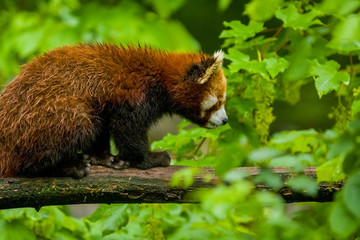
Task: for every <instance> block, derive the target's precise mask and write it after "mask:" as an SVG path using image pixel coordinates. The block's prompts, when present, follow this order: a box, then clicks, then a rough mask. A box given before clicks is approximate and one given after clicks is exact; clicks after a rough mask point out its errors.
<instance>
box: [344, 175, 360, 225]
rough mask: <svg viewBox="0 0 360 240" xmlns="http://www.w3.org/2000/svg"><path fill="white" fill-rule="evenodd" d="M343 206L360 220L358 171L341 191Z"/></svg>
mask: <svg viewBox="0 0 360 240" xmlns="http://www.w3.org/2000/svg"><path fill="white" fill-rule="evenodd" d="M343 194H344V195H343V197H344V204H345V206H346V207H347V209H348V211H350V212H351V213H352V214H354V216H356V218H357V219H358V220H360V204H359V199H360V171H358V172H357V173H355V174H354V175H353V176H352V177H350V178H349V179H348V180H347V182H346V184H345V186H344V189H343Z"/></svg>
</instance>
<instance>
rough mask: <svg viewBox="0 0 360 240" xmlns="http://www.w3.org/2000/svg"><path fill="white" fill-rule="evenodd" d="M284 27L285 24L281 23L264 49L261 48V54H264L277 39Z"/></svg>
mask: <svg viewBox="0 0 360 240" xmlns="http://www.w3.org/2000/svg"><path fill="white" fill-rule="evenodd" d="M283 28H284V25H281V26H280V27H278V29H277V30H276V32H275V33H274V35H272V36H271V38H270V40H269V41H268V42H267V43H266V44H265V46H264V47H263V49H262V50H261V55H264V54H265V52H266V50H267V48H268V47H269V46H270V44H271V43H272V42H273V41H274V40H275V38H276V37H277V36H278V35H279V33H280V32H281V30H282V29H283Z"/></svg>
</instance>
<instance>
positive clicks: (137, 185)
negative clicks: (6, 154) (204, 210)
mask: <svg viewBox="0 0 360 240" xmlns="http://www.w3.org/2000/svg"><path fill="white" fill-rule="evenodd" d="M182 168H184V167H182V166H170V167H166V168H153V169H149V170H138V169H125V170H121V171H119V170H114V169H109V168H105V167H101V166H92V167H91V173H90V175H89V176H87V177H85V178H83V179H72V178H3V179H0V209H5V208H20V207H34V208H36V209H39V208H40V207H42V206H46V205H65V204H83V203H108V204H110V203H196V202H197V201H198V200H196V199H192V198H190V197H189V196H188V193H191V192H193V191H194V190H196V189H199V188H211V187H214V186H216V185H217V184H220V183H221V181H220V179H219V178H218V177H217V176H216V175H215V173H214V170H213V168H209V167H203V168H201V170H202V174H201V175H197V176H195V181H194V184H193V185H192V186H191V187H189V188H187V189H182V188H173V187H170V186H169V182H170V179H171V177H172V175H173V173H174V172H176V171H177V170H179V169H182ZM239 170H240V171H247V172H248V173H249V178H250V179H251V178H252V177H254V176H256V175H258V174H259V169H258V168H252V167H250V168H239ZM273 170H274V172H275V173H276V174H278V175H280V176H281V178H282V180H283V182H284V183H286V181H287V180H288V179H290V178H292V177H294V176H295V174H293V173H290V172H289V171H288V170H289V169H288V168H274V169H273ZM305 174H306V175H307V176H310V177H311V178H316V173H315V168H307V169H306V170H305ZM204 175H207V176H209V175H210V176H211V177H212V180H211V181H210V182H204V181H203V176H204ZM343 184H344V183H343V182H340V183H336V184H332V185H329V184H328V183H320V184H319V193H318V196H317V197H314V198H312V197H308V196H304V195H302V194H301V193H296V192H294V191H293V190H291V189H289V188H286V187H285V188H283V189H281V190H280V191H279V193H280V194H281V195H282V196H283V198H284V199H285V200H286V201H287V202H302V201H318V202H324V201H331V200H332V199H333V195H334V193H335V192H337V191H339V190H340V189H341V187H342V186H343ZM256 187H257V188H260V189H269V188H268V187H266V186H265V185H261V184H257V185H256Z"/></svg>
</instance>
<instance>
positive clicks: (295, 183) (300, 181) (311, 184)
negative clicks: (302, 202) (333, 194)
mask: <svg viewBox="0 0 360 240" xmlns="http://www.w3.org/2000/svg"><path fill="white" fill-rule="evenodd" d="M287 185H288V186H289V187H290V188H292V189H294V190H295V191H299V192H302V193H303V194H305V195H308V196H311V197H315V196H316V195H317V191H318V185H317V183H316V181H315V180H314V179H312V178H310V177H308V176H298V177H295V178H292V179H290V180H289V181H288V183H287Z"/></svg>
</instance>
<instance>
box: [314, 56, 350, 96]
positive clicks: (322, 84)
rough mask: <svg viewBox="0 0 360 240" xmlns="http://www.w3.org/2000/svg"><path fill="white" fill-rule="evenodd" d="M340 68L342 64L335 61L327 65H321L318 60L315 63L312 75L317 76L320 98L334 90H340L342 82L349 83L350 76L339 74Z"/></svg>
mask: <svg viewBox="0 0 360 240" xmlns="http://www.w3.org/2000/svg"><path fill="white" fill-rule="evenodd" d="M339 68H340V64H338V63H337V62H335V61H333V60H330V61H327V62H326V63H325V64H320V63H319V62H318V61H317V60H314V61H313V69H312V74H313V75H315V87H316V90H317V92H318V94H319V97H320V98H321V97H322V96H323V95H325V94H327V93H329V92H331V91H333V90H338V89H339V87H340V83H341V82H343V83H346V84H348V83H349V81H350V76H349V74H348V73H347V72H338V69H339Z"/></svg>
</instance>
